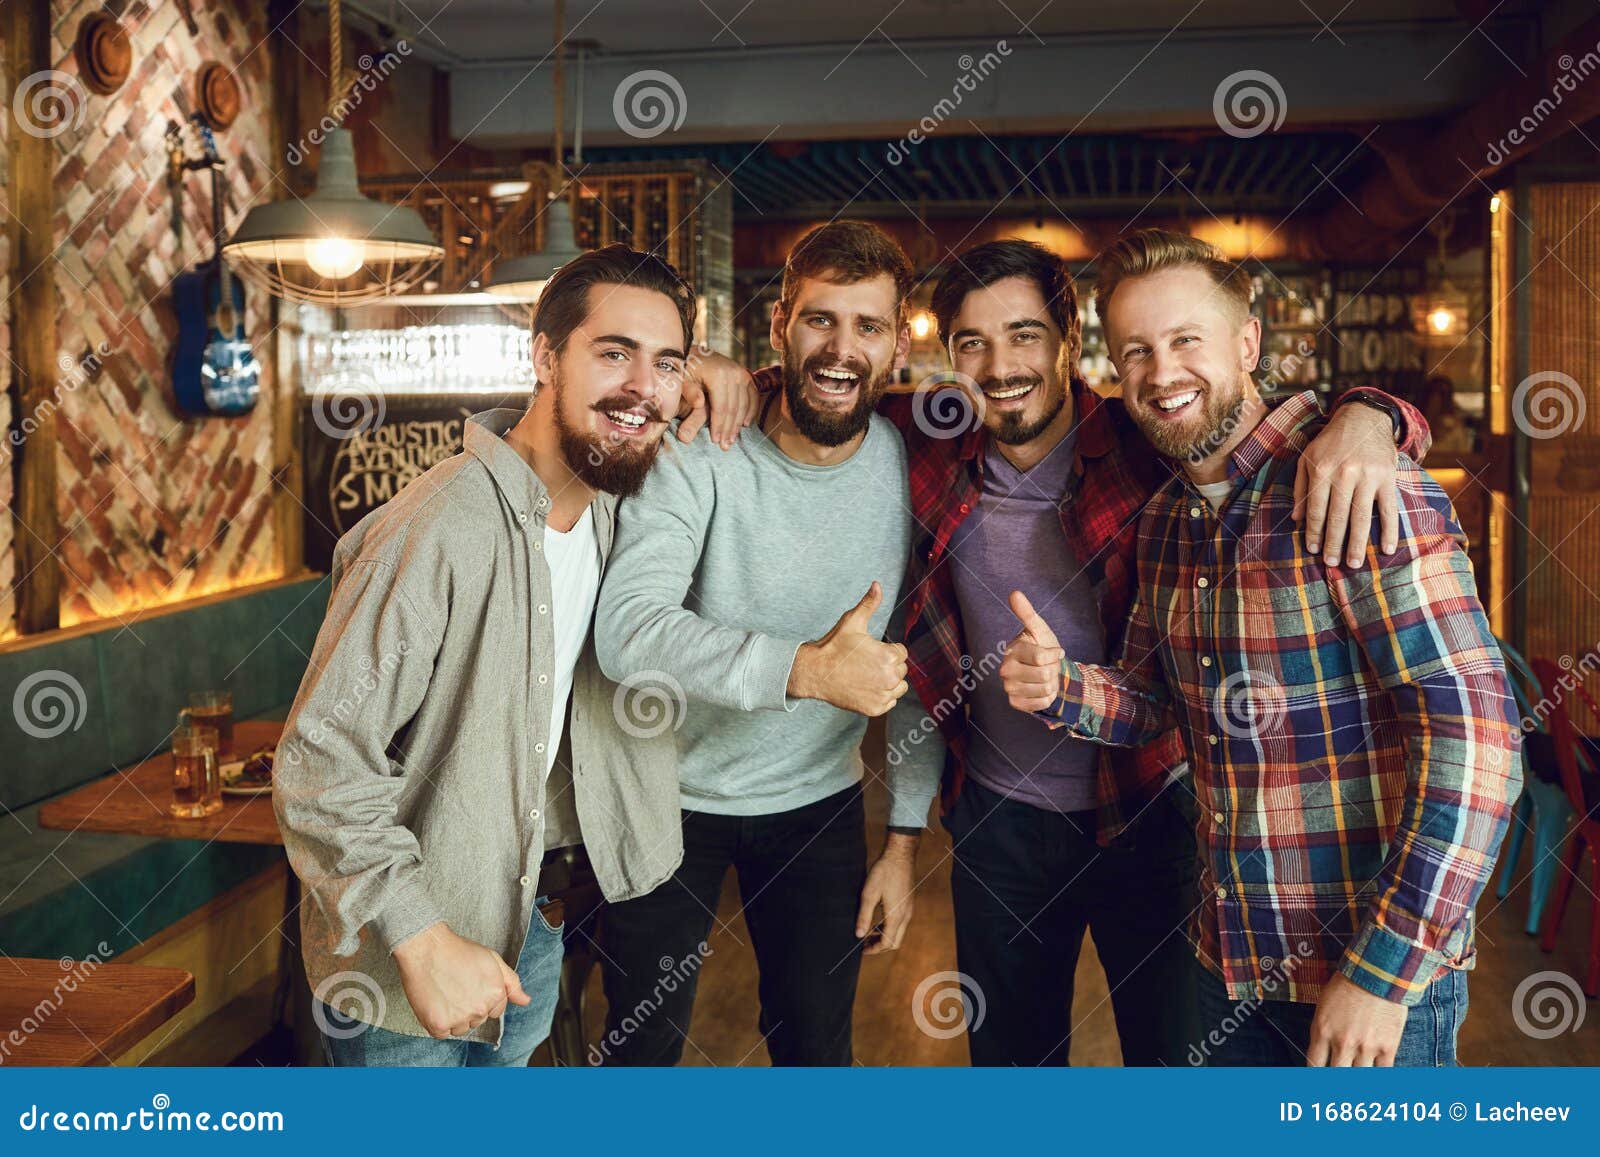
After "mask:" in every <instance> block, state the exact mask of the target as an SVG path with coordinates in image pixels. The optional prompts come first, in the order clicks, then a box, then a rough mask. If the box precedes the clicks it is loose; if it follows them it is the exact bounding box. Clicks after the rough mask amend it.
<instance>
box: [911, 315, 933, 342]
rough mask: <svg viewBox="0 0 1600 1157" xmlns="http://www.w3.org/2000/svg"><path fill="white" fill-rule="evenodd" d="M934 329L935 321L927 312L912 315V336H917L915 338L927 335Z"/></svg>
mask: <svg viewBox="0 0 1600 1157" xmlns="http://www.w3.org/2000/svg"><path fill="white" fill-rule="evenodd" d="M932 329H933V322H932V320H930V319H929V317H928V315H927V314H925V313H919V314H917V315H915V316H914V317H912V319H911V336H912V337H915V338H924V337H927V336H928V333H929V331H930V330H932Z"/></svg>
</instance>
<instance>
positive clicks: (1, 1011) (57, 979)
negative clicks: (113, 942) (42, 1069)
mask: <svg viewBox="0 0 1600 1157" xmlns="http://www.w3.org/2000/svg"><path fill="white" fill-rule="evenodd" d="M68 978H72V982H73V984H74V985H75V987H74V990H73V991H72V992H66V991H64V990H62V989H61V988H60V985H61V982H62V981H63V980H65V979H68ZM192 1000H194V977H193V976H192V975H190V974H189V973H187V972H185V971H183V969H181V968H145V967H143V966H142V965H138V964H114V963H96V962H94V961H83V962H79V963H77V964H76V965H75V966H73V967H71V968H67V969H63V968H62V967H61V962H60V961H59V960H31V959H28V958H26V957H5V958H0V1034H3V1035H0V1049H3V1050H4V1059H5V1063H6V1064H7V1065H109V1064H110V1063H111V1062H112V1061H113V1060H115V1059H116V1058H117V1056H118V1055H119V1054H121V1053H123V1052H126V1051H127V1050H128V1049H129V1048H130V1047H132V1046H133V1045H135V1044H137V1043H138V1042H139V1041H141V1040H143V1039H144V1038H145V1037H147V1036H149V1035H150V1034H151V1033H152V1032H154V1031H155V1030H156V1029H157V1028H159V1027H160V1026H161V1025H162V1024H164V1023H165V1022H167V1021H168V1020H171V1019H172V1018H173V1017H174V1016H176V1015H177V1014H178V1013H179V1012H180V1011H181V1010H182V1009H183V1008H184V1007H186V1006H187V1005H188V1004H189V1003H190V1002H191V1001H192ZM30 1026H36V1027H30ZM13 1031H15V1032H16V1034H17V1036H18V1037H20V1038H21V1043H20V1044H19V1043H17V1042H16V1040H15V1038H13V1037H12V1036H11V1033H12V1032H13Z"/></svg>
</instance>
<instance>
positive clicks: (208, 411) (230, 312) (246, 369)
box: [172, 114, 261, 417]
mask: <svg viewBox="0 0 1600 1157" xmlns="http://www.w3.org/2000/svg"><path fill="white" fill-rule="evenodd" d="M190 119H191V121H193V123H194V125H195V127H196V128H197V129H198V131H199V135H200V140H201V142H202V145H203V148H204V154H203V156H202V157H201V158H200V159H199V160H195V161H189V160H176V159H175V161H174V165H175V166H181V167H182V168H184V169H200V168H204V169H210V170H211V257H210V258H209V259H208V260H206V261H204V262H202V263H201V264H199V265H197V266H196V267H195V268H194V269H191V270H189V271H188V272H187V273H180V274H179V275H178V276H177V277H176V278H175V279H174V280H173V283H172V308H173V312H174V313H176V314H177V318H178V342H177V345H176V347H175V349H174V351H173V359H172V393H173V398H174V400H175V401H176V402H177V405H178V409H179V410H181V411H182V412H183V413H184V414H187V415H190V416H192V417H209V416H213V415H221V416H224V417H231V416H235V415H238V414H247V413H249V412H250V411H251V410H253V409H255V405H256V399H257V398H258V397H259V396H260V394H261V365H260V363H259V362H257V361H256V357H255V354H254V352H253V351H252V350H251V348H250V343H249V341H247V340H246V339H245V336H244V316H245V314H244V285H243V284H242V283H241V282H240V281H239V279H238V278H237V277H234V276H231V275H230V274H229V272H228V266H227V263H226V262H225V261H223V260H222V183H221V181H220V180H219V178H218V173H219V171H220V170H221V168H222V159H221V158H220V157H219V156H218V155H217V142H216V139H215V138H214V137H213V136H212V135H211V128H210V126H209V125H207V124H206V122H205V120H204V118H202V117H200V116H199V115H198V114H197V115H195V116H193V117H191V118H190Z"/></svg>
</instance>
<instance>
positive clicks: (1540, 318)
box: [1519, 183, 1600, 729]
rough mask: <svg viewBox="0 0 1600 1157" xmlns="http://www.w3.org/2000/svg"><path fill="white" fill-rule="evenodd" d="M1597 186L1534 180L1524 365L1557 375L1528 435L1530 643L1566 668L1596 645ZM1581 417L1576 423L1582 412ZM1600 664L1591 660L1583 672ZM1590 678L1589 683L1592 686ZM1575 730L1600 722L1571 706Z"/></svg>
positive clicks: (1599, 548)
mask: <svg viewBox="0 0 1600 1157" xmlns="http://www.w3.org/2000/svg"><path fill="white" fill-rule="evenodd" d="M1597 202H1600V184H1595V183H1584V184H1578V183H1565V184H1545V185H1534V186H1533V187H1532V188H1531V189H1530V190H1529V195H1528V197H1527V198H1526V205H1525V207H1523V208H1521V209H1520V210H1519V212H1520V213H1522V214H1525V215H1526V219H1527V220H1528V221H1529V222H1530V223H1531V226H1532V231H1533V244H1532V251H1531V254H1530V272H1529V276H1528V280H1527V283H1526V285H1527V292H1528V293H1529V294H1530V311H1529V318H1530V321H1529V327H1528V369H1529V372H1530V374H1539V373H1552V372H1553V373H1559V374H1563V375H1565V376H1566V378H1567V379H1568V381H1569V382H1571V383H1574V384H1575V385H1568V384H1567V383H1565V382H1557V383H1550V389H1551V393H1550V395H1549V399H1548V400H1549V401H1550V402H1551V403H1552V404H1556V403H1561V404H1563V405H1565V406H1566V407H1567V408H1566V410H1565V411H1564V412H1563V411H1560V410H1555V409H1551V410H1547V411H1545V414H1544V416H1543V417H1542V418H1539V419H1537V421H1536V422H1535V425H1536V426H1537V428H1539V429H1541V430H1550V429H1552V428H1556V427H1557V426H1559V428H1560V430H1561V432H1560V433H1558V434H1556V435H1555V436H1553V437H1547V438H1539V439H1534V440H1533V447H1532V448H1533V463H1532V466H1533V468H1532V475H1531V478H1532V502H1531V505H1530V510H1529V519H1528V530H1529V538H1530V549H1529V559H1528V565H1529V578H1528V606H1529V614H1528V619H1529V626H1528V646H1529V650H1530V651H1531V652H1532V653H1533V654H1535V655H1544V656H1547V657H1549V658H1551V659H1553V660H1556V661H1557V662H1561V663H1562V664H1563V665H1567V664H1568V663H1582V662H1583V659H1584V656H1585V655H1587V654H1590V653H1591V652H1594V651H1596V650H1597V649H1600V294H1597V287H1600V213H1597V212H1596V203H1597ZM1580 413H1581V415H1582V420H1581V421H1579V420H1578V417H1579V415H1580ZM1597 661H1600V658H1597V657H1594V656H1591V657H1590V658H1589V660H1588V661H1587V663H1584V669H1585V670H1588V669H1591V668H1592V667H1593V665H1594V664H1595V663H1596V662H1597ZM1595 684H1596V681H1594V680H1591V681H1590V690H1591V692H1592V691H1594V690H1595V689H1596V686H1595ZM1569 707H1571V708H1572V709H1573V710H1574V715H1575V719H1576V721H1577V723H1578V724H1579V726H1580V727H1586V728H1591V729H1592V728H1594V727H1597V726H1600V720H1595V719H1591V718H1589V717H1588V715H1587V713H1586V712H1584V711H1582V710H1581V708H1579V707H1578V706H1577V705H1575V704H1569Z"/></svg>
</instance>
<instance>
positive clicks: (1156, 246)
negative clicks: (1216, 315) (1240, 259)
mask: <svg viewBox="0 0 1600 1157" xmlns="http://www.w3.org/2000/svg"><path fill="white" fill-rule="evenodd" d="M1183 266H1191V267H1193V268H1196V269H1199V270H1202V271H1203V272H1204V273H1205V274H1206V276H1207V277H1209V278H1211V281H1212V283H1213V284H1215V285H1216V287H1217V288H1218V289H1220V290H1222V294H1223V297H1224V298H1225V299H1226V300H1227V301H1229V302H1231V303H1233V304H1234V305H1236V306H1237V307H1238V311H1239V317H1240V320H1241V321H1242V320H1243V319H1244V318H1245V317H1248V316H1249V314H1250V301H1251V299H1252V297H1253V296H1254V291H1253V290H1252V288H1251V285H1250V274H1249V271H1247V270H1246V269H1245V268H1244V266H1243V265H1240V264H1238V263H1237V262H1233V261H1229V260H1228V259H1227V258H1226V257H1224V256H1223V255H1222V250H1220V249H1218V248H1217V247H1216V246H1215V245H1213V244H1211V242H1209V241H1202V240H1200V238H1198V237H1191V236H1190V235H1189V234H1187V233H1179V232H1176V231H1175V230H1172V229H1140V230H1138V231H1137V232H1134V233H1128V234H1125V235H1124V236H1122V237H1119V238H1117V239H1116V240H1115V241H1113V242H1112V243H1111V244H1110V245H1108V246H1107V247H1106V248H1105V249H1103V250H1102V251H1101V253H1100V256H1098V257H1096V258H1095V259H1094V308H1095V312H1096V313H1098V314H1099V315H1100V321H1101V324H1104V323H1105V320H1106V310H1107V309H1108V308H1109V307H1110V305H1111V295H1112V294H1113V293H1115V292H1116V291H1117V286H1119V285H1121V284H1122V283H1123V282H1124V281H1126V280H1127V279H1128V278H1130V277H1144V276H1146V275H1147V274H1151V273H1159V272H1161V271H1162V270H1163V269H1178V268H1182V267H1183Z"/></svg>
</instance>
